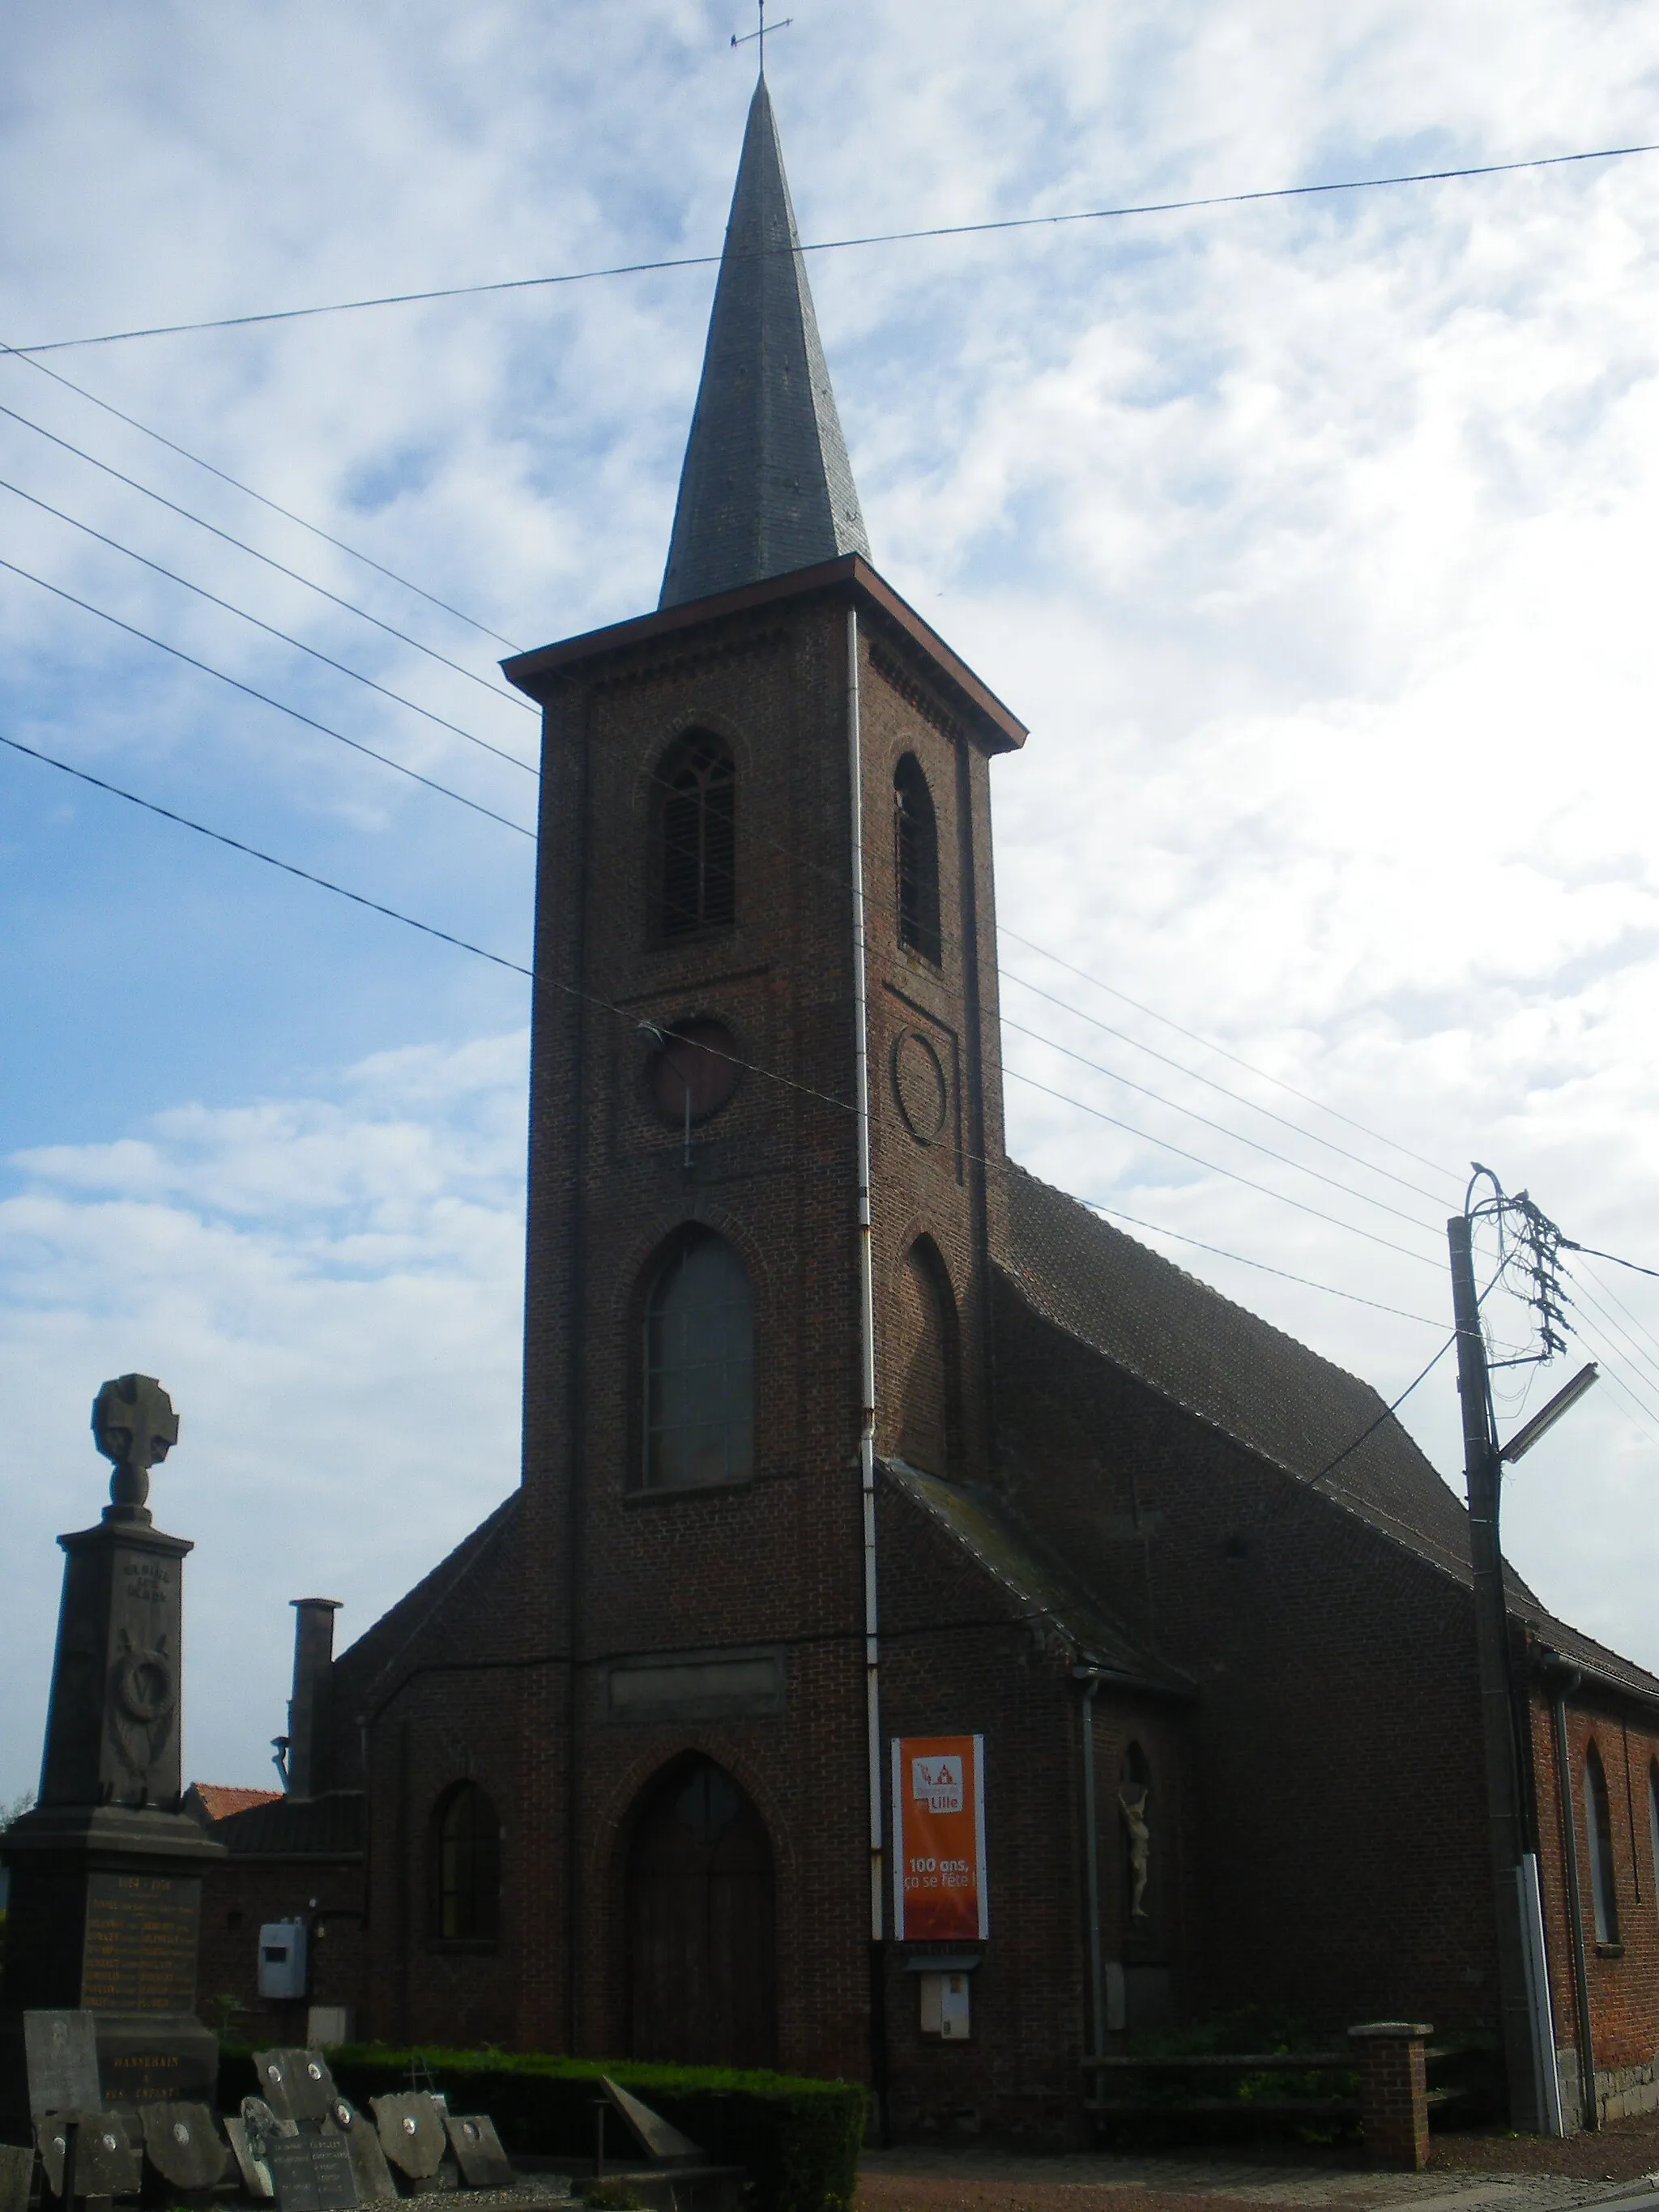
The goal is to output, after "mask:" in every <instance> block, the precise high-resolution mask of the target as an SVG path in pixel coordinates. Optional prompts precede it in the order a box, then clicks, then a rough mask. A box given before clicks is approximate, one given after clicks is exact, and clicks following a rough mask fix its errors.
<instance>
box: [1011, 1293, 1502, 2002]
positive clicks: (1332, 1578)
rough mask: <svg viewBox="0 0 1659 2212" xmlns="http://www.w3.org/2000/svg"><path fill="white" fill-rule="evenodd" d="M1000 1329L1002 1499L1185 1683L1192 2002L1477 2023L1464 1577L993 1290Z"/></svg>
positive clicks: (1489, 1955)
mask: <svg viewBox="0 0 1659 2212" xmlns="http://www.w3.org/2000/svg"><path fill="white" fill-rule="evenodd" d="M997 1333H998V1401H999V1410H1000V1418H1001V1430H1002V1436H1003V1439H1004V1445H1005V1450H1006V1475H1005V1480H1006V1483H1007V1486H1008V1488H1009V1492H1010V1494H1011V1496H1012V1498H1014V1500H1015V1502H1016V1503H1017V1504H1018V1508H1019V1510H1020V1512H1021V1513H1022V1515H1023V1516H1024V1517H1025V1518H1026V1519H1027V1520H1028V1521H1030V1522H1032V1523H1033V1524H1034V1525H1035V1526H1036V1527H1037V1528H1040V1529H1042V1531H1043V1532H1044V1533H1045V1534H1047V1535H1048V1537H1049V1539H1050V1540H1051V1541H1053V1542H1054V1544H1055V1545H1056V1546H1057V1547H1060V1549H1062V1550H1063V1552H1064V1553H1065V1555H1066V1557H1067V1558H1069V1559H1072V1560H1073V1561H1074V1562H1075V1563H1076V1565H1077V1566H1078V1567H1079V1571H1081V1572H1083V1573H1084V1574H1085V1577H1087V1578H1088V1579H1089V1580H1090V1581H1091V1583H1092V1584H1093V1585H1094V1586H1096V1587H1097V1588H1098V1589H1100V1590H1101V1591H1102V1593H1103V1595H1106V1596H1108V1597H1109V1599H1110V1600H1111V1601H1113V1602H1114V1603H1115V1606H1116V1608H1117V1610H1118V1612H1119V1613H1120V1614H1121V1616H1122V1617H1123V1618H1124V1619H1125V1620H1127V1621H1128V1622H1129V1623H1130V1624H1131V1625H1132V1626H1133V1627H1134V1629H1135V1630H1136V1632H1138V1633H1139V1635H1140V1636H1141V1638H1143V1640H1144V1641H1145V1642H1146V1644H1148V1645H1149V1646H1150V1647H1151V1648H1152V1650H1156V1651H1158V1652H1159V1653H1161V1654H1162V1655H1163V1656H1164V1657H1165V1658H1166V1659H1168V1660H1170V1661H1171V1662H1174V1663H1175V1664H1176V1665H1178V1666H1181V1667H1182V1668H1187V1669H1188V1671H1190V1672H1191V1673H1192V1674H1193V1675H1194V1677H1195V1679H1196V1680H1197V1682H1198V1684H1199V1687H1200V1699H1199V1702H1198V1704H1197V1705H1196V1707H1195V1708H1194V1714H1193V1721H1192V1727H1193V1747H1194V1768H1195V1771H1196V1772H1197V1773H1198V1774H1199V1775H1200V1776H1201V1778H1202V1783H1201V1790H1202V1796H1201V1805H1200V1808H1199V1817H1198V1820H1197V1821H1196V1823H1195V1827H1196V1830H1197V1832H1198V1834H1199V1835H1200V1837H1201V1843H1200V1846H1199V1850H1198V1853H1197V1856H1196V1857H1195V1858H1194V1862H1193V1864H1192V1867H1191V1875H1192V1881H1191V1891H1190V1893H1191V1898H1192V1900H1193V1902H1192V1908H1191V1909H1192V1911H1193V1912H1194V1916H1195V1923H1196V1924H1195V1926H1194V1932H1193V1936H1192V1939H1191V1943H1190V1954H1191V1957H1192V1960H1193V1979H1192V1983H1191V1990H1190V2001H1191V2002H1192V2004H1193V2005H1194V2008H1196V2009H1198V2010H1200V2011H1220V2010H1228V2009H1231V2008H1236V2007H1238V2006H1242V2005H1245V2004H1250V2003H1260V2002H1268V2003H1273V2004H1279V2005H1285V2006H1288V2007H1290V2008H1292V2009H1294V2010H1296V2011H1298V2012H1300V2013H1303V2014H1304V2015H1306V2016H1307V2017H1308V2018H1309V2019H1310V2021H1315V2022H1316V2023H1318V2024H1319V2025H1321V2026H1322V2027H1328V2028H1331V2029H1340V2028H1343V2027H1346V2026H1348V2025H1349V2024H1350V2023H1351V2022H1352V2021H1354V2020H1357V2019H1370V2018H1378V2017H1383V2018H1387V2017H1398V2016H1401V2015H1420V2016H1421V2017H1422V2018H1424V2019H1430V2020H1433V2021H1435V2023H1436V2025H1437V2027H1441V2028H1443V2029H1450V2028H1452V2027H1468V2028H1475V2027H1486V2026H1489V2025H1491V2024H1492V2023H1493V2021H1495V2017H1496V1987H1495V1968H1494V1965H1493V1941H1494V1938H1493V1930H1492V1905H1491V1899H1490V1894H1489V1891H1490V1877H1489V1875H1488V1872H1487V1860H1486V1833H1485V1824H1484V1814H1483V1802H1484V1799H1483V1786H1482V1782H1481V1771H1482V1770H1481V1765H1480V1736H1479V1713H1478V1710H1477V1704H1476V1697H1475V1689H1474V1638H1473V1624H1472V1618H1471V1606H1470V1599H1469V1595H1468V1591H1467V1590H1465V1589H1461V1588H1460V1587H1459V1586H1458V1585H1457V1584H1456V1583H1455V1582H1454V1581H1453V1580H1452V1579H1451V1578H1450V1577H1449V1576H1446V1575H1444V1574H1443V1573H1441V1572H1440V1571H1438V1570H1437V1569H1436V1568H1434V1567H1433V1566H1432V1565H1430V1564H1429V1563H1428V1562H1427V1561H1426V1560H1425V1559H1421V1558H1419V1557H1418V1556H1417V1555H1415V1554H1414V1553H1412V1552H1411V1551H1410V1550H1409V1549H1407V1548H1406V1547H1404V1546H1402V1545H1400V1544H1395V1543H1392V1542H1390V1541H1388V1540H1387V1539H1385V1538H1383V1536H1381V1535H1379V1534H1377V1533H1376V1531H1375V1530H1373V1529H1372V1528H1369V1527H1368V1526H1366V1525H1365V1524H1364V1522H1361V1521H1360V1520H1359V1519H1358V1517H1357V1516H1354V1515H1352V1514H1351V1513H1348V1512H1346V1511H1345V1510H1343V1508H1342V1507H1341V1506H1340V1504H1339V1503H1337V1502H1336V1501H1335V1500H1334V1499H1333V1498H1330V1497H1329V1496H1327V1495H1321V1494H1310V1492H1308V1490H1307V1489H1306V1487H1305V1486H1304V1485H1303V1484H1301V1483H1299V1482H1297V1480H1293V1479H1292V1478H1291V1477H1290V1476H1288V1475H1285V1474H1280V1473H1279V1471H1278V1470H1276V1469H1275V1468H1273V1467H1272V1466H1270V1465H1268V1464H1267V1463H1266V1462H1263V1461H1261V1460H1260V1459H1258V1458H1256V1457H1255V1455H1253V1454H1251V1453H1249V1452H1248V1451H1246V1450H1244V1449H1242V1448H1241V1447H1239V1446H1237V1445H1236V1444H1234V1443H1231V1442H1230V1441H1229V1440H1228V1439H1227V1438H1225V1437H1223V1436H1222V1435H1220V1434H1219V1433H1218V1432H1217V1431H1214V1430H1212V1429H1211V1428H1208V1427H1207V1426H1206V1425H1204V1424H1203V1423H1201V1422H1200V1421H1198V1420H1196V1419H1194V1418H1193V1417H1192V1416H1190V1415H1188V1414H1186V1413H1182V1411H1181V1410H1180V1409H1179V1408H1178V1407H1174V1406H1172V1405H1170V1403H1169V1402H1168V1401H1165V1400H1164V1399H1162V1398H1160V1397H1158V1395H1156V1394H1155V1393H1153V1392H1152V1391H1151V1390H1149V1389H1146V1387H1145V1386H1144V1385H1142V1384H1140V1383H1138V1382H1136V1381H1135V1380H1134V1379H1133V1378H1132V1377H1130V1376H1127V1375H1126V1374H1124V1373H1123V1372H1122V1371H1121V1370H1116V1369H1114V1368H1113V1367H1111V1366H1110V1365H1109V1363H1107V1362H1106V1361H1104V1360H1103V1359H1102V1358H1100V1357H1099V1355H1098V1354H1097V1353H1096V1352H1093V1351H1092V1350H1091V1349H1090V1348H1089V1347H1088V1346H1085V1345H1082V1344H1080V1343H1079V1342H1078V1341H1077V1340H1075V1339H1074V1338H1072V1337H1070V1336H1068V1335H1066V1334H1065V1333H1064V1332H1063V1331H1061V1330H1060V1329H1058V1328H1054V1326H1052V1325H1051V1324H1050V1323H1048V1322H1046V1321H1045V1320H1043V1319H1042V1318H1041V1317H1040V1316H1037V1315H1036V1314H1035V1313H1034V1312H1033V1311H1032V1310H1031V1309H1030V1307H1029V1306H1028V1305H1027V1304H1025V1303H1024V1300H1023V1299H1021V1298H1020V1297H1018V1294H1017V1293H1016V1292H1014V1291H1012V1290H1005V1291H1004V1293H1003V1297H1002V1302H1001V1304H1000V1310H999V1315H998V1321H997Z"/></svg>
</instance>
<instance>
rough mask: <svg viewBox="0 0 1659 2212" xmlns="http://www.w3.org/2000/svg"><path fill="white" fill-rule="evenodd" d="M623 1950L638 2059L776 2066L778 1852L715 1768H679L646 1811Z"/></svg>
mask: <svg viewBox="0 0 1659 2212" xmlns="http://www.w3.org/2000/svg"><path fill="white" fill-rule="evenodd" d="M628 1947H629V1998H630V2004H629V2013H630V2042H631V2045H632V2050H633V2055H634V2057H636V2058H660V2059H669V2060H674V2061H678V2063H682V2064H685V2065H702V2066H770V2065H772V2064H773V2063H775V2059H776V2056H777V2029H776V2002H775V1984H774V1961H773V1904H772V1847H771V1844H770V1842H769V1839H768V1838H767V1833H766V1828H765V1826H764V1824H763V1821H762V1820H761V1817H760V1815H759V1814H758V1813H757V1811H756V1810H755V1808H754V1806H753V1805H752V1804H751V1803H750V1801H749V1799H748V1798H747V1797H746V1796H744V1792H743V1791H742V1790H740V1789H739V1788H738V1784H736V1783H735V1782H734V1781H733V1780H732V1778H731V1776H730V1775H729V1774H727V1773H726V1771H725V1769H724V1768H723V1767H720V1766H716V1765H715V1764H714V1761H713V1759H702V1758H698V1759H692V1760H690V1761H687V1762H684V1763H682V1764H677V1765H675V1766H674V1767H672V1768H671V1770H670V1771H669V1772H668V1773H666V1774H665V1775H664V1776H662V1777H660V1778H659V1779H658V1781H657V1782H656V1783H655V1784H653V1786H652V1788H651V1790H650V1791H649V1793H648V1795H647V1797H646V1800H645V1802H644V1804H643V1805H642V1806H641V1811H640V1815H639V1818H638V1820H636V1822H635V1828H634V1839H633V1845H632V1848H631V1850H629V1861H628Z"/></svg>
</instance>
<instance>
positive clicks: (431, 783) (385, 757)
mask: <svg viewBox="0 0 1659 2212" xmlns="http://www.w3.org/2000/svg"><path fill="white" fill-rule="evenodd" d="M0 568H8V569H9V570H10V571H11V574H13V575H14V576H21V577H22V578H23V579H24V580H25V581H26V582H27V583H31V584H38V585H39V586H40V589H41V590H42V591H43V592H51V593H52V597H53V598H54V599H64V600H67V602H68V603H69V605H70V606H72V607H79V608H81V609H82V611H84V612H85V613H87V614H89V615H96V616H97V617H98V619H99V621H100V622H106V623H109V624H110V625H111V626H112V628H113V629H123V630H125V632H126V634H127V635H128V636H129V637H136V638H137V639H138V640H139V641H140V642H141V643H142V644H144V645H153V646H154V647H155V650H156V651H157V652H158V653H169V654H171V655H172V657H173V659H174V660H182V661H183V662H184V663H185V666H186V667H188V668H199V669H200V670H201V671H202V673H203V675H204V676H211V677H214V678H216V679H217V681H218V682H219V683H221V684H229V685H230V687H231V689H232V690H234V691H240V692H243V693H245V694H246V696H247V697H248V698H250V699H257V700H258V702H259V703H260V705H261V706H264V707H274V708H276V712H277V713H278V714H286V715H288V716H289V718H290V720H294V721H295V722H303V723H304V725H305V726H306V727H307V729H308V730H316V731H318V732H319V733H320V734H321V735H322V736H323V737H325V738H333V740H334V742H335V744H339V745H348V746H349V747H350V749H351V750H352V751H353V752H354V753H362V755H363V756H364V757H366V758H367V759H368V760H372V761H379V763H380V766H381V767H382V768H389V769H392V771H393V772H394V774H396V775H406V776H407V777H408V778H409V780H410V782H411V783H419V784H424V785H425V787H426V788H427V789H428V791H435V792H436V793H437V794H438V796H439V797H440V798H441V799H453V800H454V802H455V804H456V805H457V806H465V807H466V808H467V809H468V811H470V812H471V813H473V814H482V815H483V816H485V817H487V819H489V821H491V822H499V823H501V827H502V829H513V830H516V831H517V833H518V835H519V836H520V837H528V838H529V839H530V840H531V841H532V843H533V842H534V841H535V836H536V833H535V831H534V830H533V829H526V827H525V825H524V823H522V822H514V821H513V818H512V817H511V816H510V815H507V814H498V813H497V812H496V811H495V808H494V807H493V806H485V805H482V804H481V803H480V802H479V801H478V800H477V799H468V798H467V797H466V796H465V793H462V792H459V791H452V790H451V789H450V787H449V786H448V785H447V783H439V782H437V781H435V780H434V778H433V777H431V776H429V775H422V774H421V772H420V770H419V769H414V768H405V767H404V763H403V762H402V761H399V760H393V759H392V756H391V755H390V754H389V753H377V752H376V751H375V750H374V746H373V745H366V744H362V742H361V740H360V739H358V738H349V737H347V735H346V734H345V732H344V731H343V730H335V729H331V728H330V726H329V725H328V724H327V723H326V722H319V720H317V718H316V716H315V715H314V714H303V713H302V712H301V709H300V708H298V707H290V706H289V705H288V704H287V702H285V701H283V700H281V699H273V698H272V696H270V692H269V691H260V690H256V688H255V687H254V686H253V685H252V684H244V683H243V681H242V679H241V678H240V676H230V675H228V674H227V673H226V671H224V670H223V669H222V668H216V667H215V666H214V665H213V664H212V662H211V661H208V660H198V659H197V658H196V655H195V654H194V653H186V652H185V651H184V649H183V648H182V647H179V646H176V645H169V644H168V643H167V641H166V639H165V638H160V637H153V636H152V635H150V633H149V630H147V629H138V628H137V625H136V624H135V623H130V622H123V621H122V619H121V617H120V616H119V615H112V614H111V613H110V612H109V611H108V609H107V608H105V607H97V606H94V605H93V603H92V601H91V600H90V599H79V598H77V597H76V594H75V593H74V592H66V591H65V590H64V587H63V586H62V585H61V584H49V583H48V582H47V581H46V578H45V577H44V576H37V575H36V574H35V573H34V571H33V569H32V568H21V567H20V566H19V565H18V563H17V562H15V561H8V560H7V559H5V557H4V556H3V555H0ZM14 742H15V741H14V740H13V739H11V738H7V740H6V743H7V744H12V743H14ZM47 757H48V756H47V755H46V754H45V753H42V754H41V755H40V758H41V759H42V760H45V759H46V758H47ZM52 765H53V766H54V767H61V766H62V765H63V763H61V762H53V763H52ZM78 773H79V771H78V770H74V769H72V770H70V774H78ZM107 788H108V789H110V790H112V791H113V790H115V786H114V785H113V784H111V785H109V786H108V787H107ZM118 796H119V797H121V798H123V799H131V798H132V794H131V792H125V791H124V792H121V793H118ZM133 804H134V805H136V806H137V805H147V804H148V801H146V800H143V799H133ZM153 811H157V812H159V811H161V810H160V809H159V808H158V809H155V810H153ZM182 818H183V817H179V819H182ZM190 826H191V828H194V827H195V826H196V825H195V824H194V823H191V825H190ZM206 834H208V833H206V832H204V835H206ZM260 857H261V858H263V857H264V856H263V855H261V856H260ZM273 865H275V864H273ZM295 872H296V873H297V872H298V871H295Z"/></svg>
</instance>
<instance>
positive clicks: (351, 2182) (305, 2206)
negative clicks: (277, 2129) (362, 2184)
mask: <svg viewBox="0 0 1659 2212" xmlns="http://www.w3.org/2000/svg"><path fill="white" fill-rule="evenodd" d="M265 2161H266V2163H267V2165H268V2166H270V2178H271V2179H272V2181H273V2182H274V2183H275V2184H276V2203H277V2206H278V2208H279V2212H356V2205H357V2201H358V2200H357V2184H356V2179H355V2177H354V2176H353V2173H352V2171H351V2152H350V2148H349V2144H348V2142H347V2140H346V2138H345V2136H343V2135H342V2134H341V2133H340V2131H339V2130H338V2129H337V2128H334V2127H332V2126H331V2127H326V2128H321V2129H317V2128H301V2130H300V2131H299V2133H298V2134H297V2135H291V2136H272V2137H271V2138H270V2142H269V2144H268V2145H267V2146H266V2150H265Z"/></svg>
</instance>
